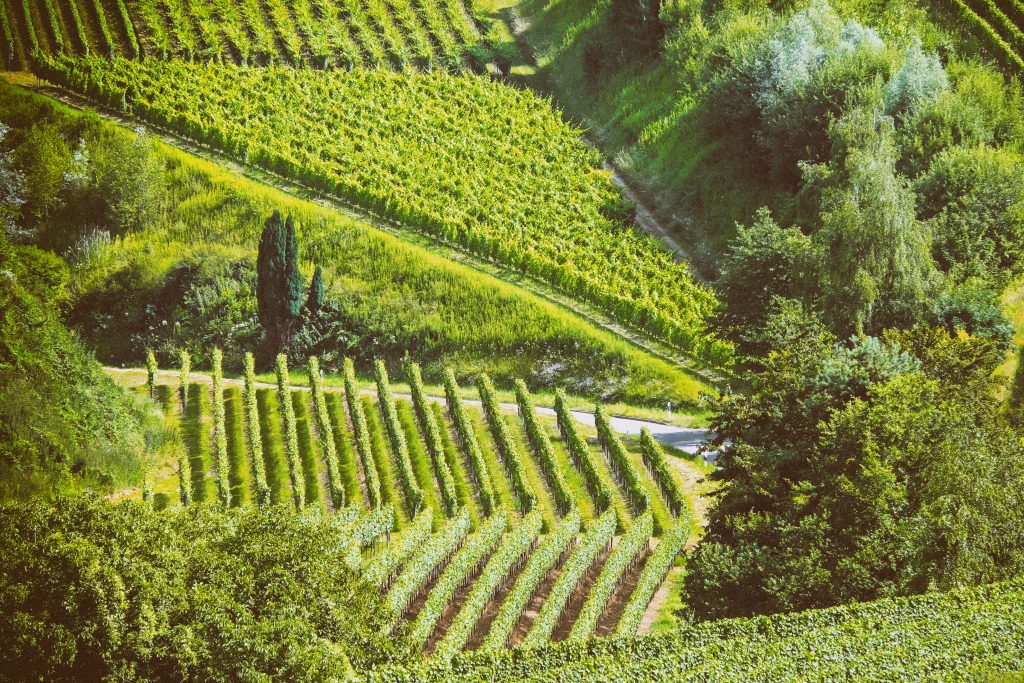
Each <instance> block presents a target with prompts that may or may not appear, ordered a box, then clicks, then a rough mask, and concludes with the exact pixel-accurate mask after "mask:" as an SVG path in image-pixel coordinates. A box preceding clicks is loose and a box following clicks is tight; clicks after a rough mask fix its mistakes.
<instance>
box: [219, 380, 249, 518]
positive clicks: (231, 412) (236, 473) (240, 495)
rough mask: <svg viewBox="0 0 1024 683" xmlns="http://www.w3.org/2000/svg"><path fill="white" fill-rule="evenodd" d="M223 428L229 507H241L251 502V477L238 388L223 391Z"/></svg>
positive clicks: (240, 396) (228, 388)
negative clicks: (226, 439) (229, 487)
mask: <svg viewBox="0 0 1024 683" xmlns="http://www.w3.org/2000/svg"><path fill="white" fill-rule="evenodd" d="M224 427H225V432H226V433H227V437H228V462H229V463H230V465H231V468H230V473H229V481H230V482H231V505H232V506H233V507H241V506H244V505H248V504H249V503H251V502H252V477H251V473H250V472H249V453H248V449H247V448H246V445H245V420H244V419H243V418H242V394H241V391H240V390H239V389H238V387H226V388H225V389H224Z"/></svg>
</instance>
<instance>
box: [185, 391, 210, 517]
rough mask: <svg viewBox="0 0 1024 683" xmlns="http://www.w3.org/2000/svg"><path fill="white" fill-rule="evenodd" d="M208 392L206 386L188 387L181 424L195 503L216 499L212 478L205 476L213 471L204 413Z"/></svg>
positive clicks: (208, 432)
mask: <svg viewBox="0 0 1024 683" xmlns="http://www.w3.org/2000/svg"><path fill="white" fill-rule="evenodd" d="M209 395H210V392H209V389H208V387H207V386H206V385H205V384H190V385H189V387H188V392H187V400H186V402H185V414H184V416H183V419H182V421H181V435H182V438H183V440H184V442H185V447H186V448H187V449H188V453H189V465H190V466H191V469H192V496H193V499H194V500H195V501H196V502H197V503H205V502H209V501H213V500H215V499H216V492H215V491H214V484H213V479H212V478H211V477H207V476H206V475H207V473H208V472H210V471H211V469H212V468H213V452H212V450H211V444H210V428H211V424H210V420H209V415H208V413H207V407H208V405H209V400H210V398H209Z"/></svg>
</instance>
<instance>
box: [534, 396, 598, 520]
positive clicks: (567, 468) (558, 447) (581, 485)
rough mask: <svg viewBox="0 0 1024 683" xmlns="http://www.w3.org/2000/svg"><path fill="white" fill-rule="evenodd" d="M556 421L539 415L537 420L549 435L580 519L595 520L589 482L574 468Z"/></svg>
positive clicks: (552, 448)
mask: <svg viewBox="0 0 1024 683" xmlns="http://www.w3.org/2000/svg"><path fill="white" fill-rule="evenodd" d="M554 419H555V418H554V417H551V418H549V419H545V416H543V415H537V420H538V421H539V422H540V424H541V426H542V427H543V428H544V431H545V432H546V433H547V435H548V440H549V441H551V450H552V451H553V452H554V454H555V462H556V463H557V464H558V468H559V469H560V470H561V471H562V476H563V477H564V478H565V483H566V486H568V487H569V492H570V493H571V494H572V497H573V500H575V501H576V507H577V509H578V510H579V513H580V518H581V519H584V520H589V519H593V518H594V517H595V508H594V499H593V498H591V497H590V491H588V490H587V481H586V479H584V478H583V475H582V474H580V471H579V470H577V469H576V468H575V467H573V466H572V462H571V461H570V460H569V454H568V453H566V452H565V444H564V443H562V440H561V438H559V436H558V429H557V427H553V426H552V425H553V420H554Z"/></svg>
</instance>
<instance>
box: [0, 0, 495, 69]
mask: <svg viewBox="0 0 1024 683" xmlns="http://www.w3.org/2000/svg"><path fill="white" fill-rule="evenodd" d="M0 9H2V11H0V22H2V25H0V32H2V36H0V39H2V40H0V57H2V59H3V63H4V64H5V65H6V68H9V69H19V68H25V67H27V66H28V65H29V64H30V62H31V59H32V54H33V53H34V52H36V51H37V50H38V51H39V52H40V53H41V54H43V55H58V54H63V55H79V56H84V55H99V56H103V57H115V56H116V57H126V58H129V59H138V58H158V59H170V58H182V59H187V60H199V61H206V62H235V63H238V64H253V65H267V64H273V63H284V64H290V65H293V66H305V67H312V68H317V69H334V68H338V69H353V68H357V67H366V68H375V69H395V70H398V71H411V70H431V69H435V68H437V69H451V70H464V69H475V70H482V69H484V68H485V66H486V64H487V63H488V62H489V61H490V60H491V58H492V57H491V48H490V47H489V38H488V29H487V27H486V19H484V18H483V17H482V15H481V14H480V12H479V11H478V10H477V9H476V8H475V7H473V6H472V5H470V4H466V3H464V2H463V0H268V1H267V2H265V3H260V2H257V0H216V1H215V2H210V3H202V2H194V1H191V0H4V4H3V6H2V8H0Z"/></svg>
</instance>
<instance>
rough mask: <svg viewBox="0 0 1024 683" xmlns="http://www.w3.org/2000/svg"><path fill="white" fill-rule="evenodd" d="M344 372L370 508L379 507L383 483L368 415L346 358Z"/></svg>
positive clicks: (347, 398) (350, 415) (353, 429)
mask: <svg viewBox="0 0 1024 683" xmlns="http://www.w3.org/2000/svg"><path fill="white" fill-rule="evenodd" d="M342 372H343V376H344V379H345V400H346V402H347V403H348V414H349V418H350V419H351V421H352V431H353V433H354V434H355V440H356V452H357V453H358V454H359V464H360V465H361V466H362V469H363V476H364V477H365V478H366V492H367V495H368V496H369V498H370V500H369V501H368V502H369V504H370V507H377V506H378V505H380V504H381V501H382V498H381V488H380V487H381V483H380V474H379V473H378V472H377V466H376V464H375V463H374V460H373V454H372V452H371V448H370V430H369V428H368V427H367V425H366V414H365V413H364V412H363V405H362V403H361V402H360V401H359V393H358V392H357V391H356V387H355V369H354V367H353V365H352V361H351V359H349V358H345V360H344V362H343V364H342Z"/></svg>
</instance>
